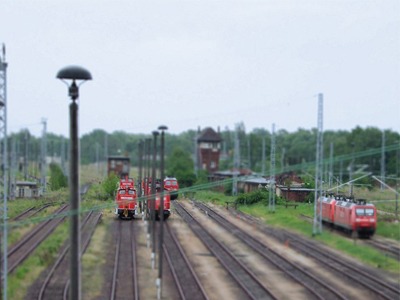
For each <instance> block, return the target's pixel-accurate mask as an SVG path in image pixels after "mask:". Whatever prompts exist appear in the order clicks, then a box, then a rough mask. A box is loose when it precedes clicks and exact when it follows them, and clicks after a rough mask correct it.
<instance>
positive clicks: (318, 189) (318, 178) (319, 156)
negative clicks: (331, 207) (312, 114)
mask: <svg viewBox="0 0 400 300" xmlns="http://www.w3.org/2000/svg"><path fill="white" fill-rule="evenodd" d="M323 103H324V99H323V95H322V94H318V121H317V123H318V136H317V145H316V148H317V149H316V159H315V194H314V221H313V236H314V235H316V234H318V233H322V201H320V205H318V203H317V202H318V198H319V197H321V196H322V171H323V170H322V169H323V168H322V161H323Z"/></svg>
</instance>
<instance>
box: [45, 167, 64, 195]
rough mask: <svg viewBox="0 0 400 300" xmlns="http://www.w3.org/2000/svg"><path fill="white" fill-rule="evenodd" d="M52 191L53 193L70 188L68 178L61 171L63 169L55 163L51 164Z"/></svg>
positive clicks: (50, 181)
mask: <svg viewBox="0 0 400 300" xmlns="http://www.w3.org/2000/svg"><path fill="white" fill-rule="evenodd" d="M49 167H50V180H49V184H50V189H51V190H52V191H57V190H59V189H61V188H64V187H67V186H68V179H67V176H65V175H64V173H63V172H62V170H61V167H60V166H59V165H57V164H55V163H51V164H50V166H49Z"/></svg>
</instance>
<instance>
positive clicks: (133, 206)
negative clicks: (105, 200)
mask: <svg viewBox="0 0 400 300" xmlns="http://www.w3.org/2000/svg"><path fill="white" fill-rule="evenodd" d="M115 202H116V205H117V207H116V208H115V214H116V215H118V217H119V218H121V219H122V218H125V219H133V217H134V215H136V212H137V208H138V203H137V194H136V189H135V183H134V181H133V179H132V178H128V177H127V176H126V177H125V178H122V179H121V180H120V182H119V186H118V189H117V194H116V196H115Z"/></svg>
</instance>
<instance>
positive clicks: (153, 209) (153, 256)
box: [150, 131, 159, 269]
mask: <svg viewBox="0 0 400 300" xmlns="http://www.w3.org/2000/svg"><path fill="white" fill-rule="evenodd" d="M152 133H153V168H152V174H151V200H150V201H151V221H152V222H153V226H152V252H151V266H152V269H154V267H155V262H156V194H157V193H156V168H157V136H158V135H159V133H158V131H153V132H152Z"/></svg>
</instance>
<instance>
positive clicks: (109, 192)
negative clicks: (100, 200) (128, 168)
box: [102, 173, 119, 197]
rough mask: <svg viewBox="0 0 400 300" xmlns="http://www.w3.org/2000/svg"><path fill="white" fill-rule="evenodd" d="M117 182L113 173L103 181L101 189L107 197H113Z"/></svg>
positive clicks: (117, 179) (116, 177)
mask: <svg viewBox="0 0 400 300" xmlns="http://www.w3.org/2000/svg"><path fill="white" fill-rule="evenodd" d="M118 182H119V178H118V176H117V175H115V174H114V173H111V174H110V175H108V177H107V178H106V180H104V182H103V184H102V187H103V191H104V193H105V194H106V196H107V197H114V192H115V190H116V189H117V185H118Z"/></svg>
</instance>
